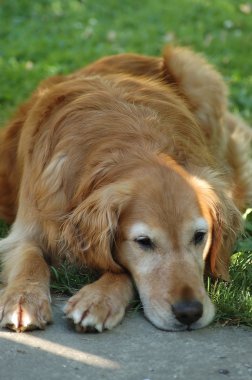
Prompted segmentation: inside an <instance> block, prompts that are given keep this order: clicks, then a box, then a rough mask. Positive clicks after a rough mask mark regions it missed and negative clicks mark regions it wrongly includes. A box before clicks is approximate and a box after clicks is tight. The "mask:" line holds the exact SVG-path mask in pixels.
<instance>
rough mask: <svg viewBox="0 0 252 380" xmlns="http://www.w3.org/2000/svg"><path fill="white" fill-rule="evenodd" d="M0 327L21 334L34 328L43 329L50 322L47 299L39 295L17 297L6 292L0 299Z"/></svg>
mask: <svg viewBox="0 0 252 380" xmlns="http://www.w3.org/2000/svg"><path fill="white" fill-rule="evenodd" d="M0 303H1V305H0V327H7V328H9V329H11V330H14V331H17V332H22V331H26V330H33V329H36V328H39V329H44V328H45V326H46V324H47V323H49V322H51V307H50V302H49V299H47V298H45V297H41V298H40V295H39V294H35V293H34V294H32V293H29V295H25V296H24V295H18V293H17V292H6V293H5V294H4V296H3V297H2V298H1V299H0Z"/></svg>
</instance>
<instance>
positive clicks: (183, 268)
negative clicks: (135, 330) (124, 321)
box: [65, 157, 240, 331]
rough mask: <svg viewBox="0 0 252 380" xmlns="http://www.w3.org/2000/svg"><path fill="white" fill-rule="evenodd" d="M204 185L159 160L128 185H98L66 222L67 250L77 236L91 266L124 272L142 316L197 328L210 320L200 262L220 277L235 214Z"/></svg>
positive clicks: (134, 174) (211, 310)
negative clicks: (224, 247) (137, 296)
mask: <svg viewBox="0 0 252 380" xmlns="http://www.w3.org/2000/svg"><path fill="white" fill-rule="evenodd" d="M208 176H209V178H210V177H211V176H210V174H209V173H208ZM205 177H206V173H205ZM214 180H215V182H216V183H215V189H216V191H215V190H213V188H212V187H213V181H214ZM211 181H212V184H211V183H208V182H207V181H206V180H203V179H199V177H198V176H196V175H192V174H188V172H186V171H185V170H184V169H183V168H182V167H181V166H179V165H178V164H176V163H175V162H174V161H173V160H171V159H164V158H163V157H159V158H158V159H155V160H153V162H152V163H148V165H145V166H142V167H137V168H136V169H135V170H133V171H132V172H131V174H130V176H129V179H128V180H127V181H124V182H120V181H118V182H115V183H108V184H107V185H105V186H102V187H98V188H97V189H96V190H94V191H93V192H92V193H91V194H90V195H89V196H88V197H87V198H86V199H85V200H84V201H83V202H81V203H80V204H79V206H78V207H77V208H76V209H75V210H74V212H73V213H72V215H71V218H70V220H69V221H68V223H67V228H66V229H65V234H66V236H67V237H68V241H69V243H70V245H71V246H72V247H73V246H75V248H74V249H79V250H80V247H81V243H83V239H84V246H83V248H84V250H83V251H82V255H85V252H84V251H85V249H87V250H89V254H88V255H87V256H88V257H89V258H90V257H91V261H93V264H94V265H95V266H96V267H97V266H98V267H100V268H101V269H102V270H112V271H120V270H122V269H124V270H127V271H128V272H129V273H130V274H131V276H132V278H133V280H134V282H135V284H136V288H137V290H138V292H139V295H140V298H141V301H142V304H143V308H144V312H145V315H146V316H147V318H148V319H149V320H150V321H151V322H152V323H153V324H154V325H155V326H156V327H158V328H161V329H165V330H172V331H173V330H184V329H186V328H188V327H190V328H191V329H197V328H201V327H204V326H206V325H207V324H209V323H210V322H211V321H212V319H213V317H214V306H213V305H212V303H211V301H210V299H209V297H208V295H207V293H206V290H205V288H204V283H203V275H204V269H205V263H206V261H207V260H209V261H210V267H211V271H212V273H213V274H215V275H216V274H217V272H216V271H218V275H219V276H222V277H225V276H226V275H227V269H228V268H227V267H228V257H227V256H225V252H222V241H223V239H225V244H227V243H228V241H230V244H232V243H233V240H234V236H233V234H232V233H231V232H229V233H228V234H227V231H228V228H229V227H230V226H232V230H233V231H235V232H236V231H237V230H238V228H239V226H240V224H239V220H240V214H239V212H238V211H237V210H236V208H235V206H234V205H233V203H232V201H231V200H230V199H229V198H228V197H227V196H226V195H224V193H223V192H222V191H221V190H220V188H221V184H219V183H218V180H217V179H213V178H210V182H211ZM82 237H83V238H82ZM76 244H77V248H76ZM227 246H228V244H227ZM222 254H223V256H222ZM91 264H92V262H91Z"/></svg>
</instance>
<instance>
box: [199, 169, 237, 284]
mask: <svg viewBox="0 0 252 380" xmlns="http://www.w3.org/2000/svg"><path fill="white" fill-rule="evenodd" d="M197 189H198V190H197V193H198V195H199V202H200V206H201V208H202V211H203V214H204V215H206V217H207V218H208V219H209V224H210V226H211V241H210V244H209V246H208V248H207V252H205V258H206V269H207V271H209V272H210V274H211V275H213V276H214V277H217V278H221V279H223V280H226V281H228V280H229V264H230V256H231V254H232V249H233V248H234V244H235V241H236V239H237V237H238V235H239V233H240V232H241V231H242V226H243V223H242V216H241V213H240V212H239V210H238V209H237V207H236V206H235V204H234V202H233V200H232V199H231V197H230V196H229V195H228V192H226V191H224V189H225V184H224V183H223V182H222V181H221V179H220V178H217V177H215V178H214V176H212V178H211V180H210V181H205V180H201V179H198V178H197Z"/></svg>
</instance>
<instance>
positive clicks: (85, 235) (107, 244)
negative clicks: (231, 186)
mask: <svg viewBox="0 0 252 380" xmlns="http://www.w3.org/2000/svg"><path fill="white" fill-rule="evenodd" d="M128 199H129V187H128V185H127V184H122V183H120V184H110V185H107V186H104V187H102V188H100V189H97V190H94V191H93V192H92V193H91V194H90V195H89V196H88V197H87V198H86V199H84V200H83V201H82V202H80V203H79V204H78V206H77V207H76V208H75V209H74V210H73V211H72V212H71V213H70V215H69V217H68V219H67V220H66V222H65V223H64V227H63V236H64V239H65V241H66V243H67V246H68V247H69V249H70V252H71V253H70V255H71V256H72V257H71V259H73V260H76V259H77V260H78V261H80V262H81V263H83V264H87V265H89V266H91V267H93V268H94V269H98V270H102V271H113V272H120V271H122V268H121V267H120V266H119V265H118V264H117V263H116V262H115V261H114V259H113V255H112V252H111V251H112V247H113V243H114V239H115V235H116V232H117V226H118V219H119V216H120V214H121V212H122V210H123V209H124V208H125V206H126V203H127V201H128Z"/></svg>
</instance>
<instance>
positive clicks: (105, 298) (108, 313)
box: [64, 284, 125, 332]
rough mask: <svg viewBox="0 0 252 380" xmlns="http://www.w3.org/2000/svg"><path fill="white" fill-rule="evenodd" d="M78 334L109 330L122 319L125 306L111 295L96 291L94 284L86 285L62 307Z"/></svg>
mask: <svg viewBox="0 0 252 380" xmlns="http://www.w3.org/2000/svg"><path fill="white" fill-rule="evenodd" d="M64 312H65V314H66V316H67V318H69V319H71V320H72V321H73V322H74V324H75V328H76V330H77V331H78V332H87V331H93V330H96V331H99V332H102V331H103V330H111V329H112V328H113V327H115V326H116V325H118V323H119V322H121V320H122V319H123V317H124V314H125V305H124V304H123V302H122V301H120V299H118V297H116V296H115V295H113V294H106V291H105V290H102V289H97V287H96V285H95V284H91V285H86V286H85V287H83V288H82V289H81V290H79V292H78V293H77V294H75V295H74V296H73V297H71V298H70V299H69V301H68V302H67V304H66V305H65V307H64Z"/></svg>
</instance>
